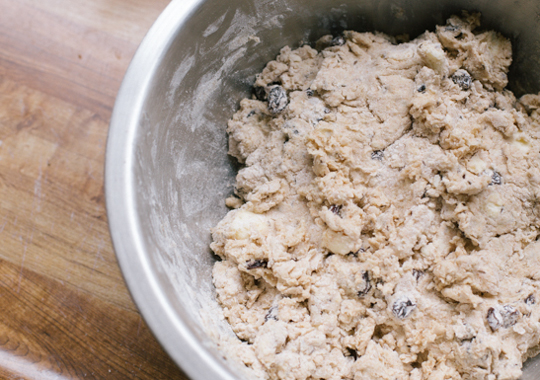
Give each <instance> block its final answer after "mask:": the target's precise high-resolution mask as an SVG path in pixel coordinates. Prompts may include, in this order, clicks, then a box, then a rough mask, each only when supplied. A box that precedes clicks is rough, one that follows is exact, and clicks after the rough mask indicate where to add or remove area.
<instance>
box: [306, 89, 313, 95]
mask: <svg viewBox="0 0 540 380" xmlns="http://www.w3.org/2000/svg"><path fill="white" fill-rule="evenodd" d="M314 94H315V91H313V90H312V89H311V88H308V89H307V90H306V95H307V96H309V97H312V96H313V95H314Z"/></svg>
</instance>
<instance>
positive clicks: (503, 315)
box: [487, 305, 519, 331]
mask: <svg viewBox="0 0 540 380" xmlns="http://www.w3.org/2000/svg"><path fill="white" fill-rule="evenodd" d="M518 318H519V311H517V309H516V308H515V307H513V306H510V305H505V306H499V305H498V306H495V307H491V308H489V310H488V313H487V321H488V324H489V327H491V330H493V331H497V330H498V329H500V328H501V327H502V328H505V329H507V328H509V327H512V326H514V325H515V324H516V323H517V321H518Z"/></svg>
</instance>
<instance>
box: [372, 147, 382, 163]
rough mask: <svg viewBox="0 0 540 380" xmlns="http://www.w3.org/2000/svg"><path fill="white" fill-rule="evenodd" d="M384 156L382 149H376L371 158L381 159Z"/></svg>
mask: <svg viewBox="0 0 540 380" xmlns="http://www.w3.org/2000/svg"><path fill="white" fill-rule="evenodd" d="M383 157H384V152H383V151H382V150H375V151H373V152H372V153H371V159H372V160H379V161H381V160H382V159H383Z"/></svg>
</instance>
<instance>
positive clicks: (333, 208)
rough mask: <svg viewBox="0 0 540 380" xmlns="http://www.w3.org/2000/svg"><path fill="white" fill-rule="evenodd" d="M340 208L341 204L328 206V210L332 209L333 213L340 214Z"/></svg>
mask: <svg viewBox="0 0 540 380" xmlns="http://www.w3.org/2000/svg"><path fill="white" fill-rule="evenodd" d="M342 208H343V206H342V205H332V206H330V208H329V210H330V211H332V212H333V213H334V214H336V215H339V216H341V209H342Z"/></svg>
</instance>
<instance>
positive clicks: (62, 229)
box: [0, 0, 186, 380]
mask: <svg viewBox="0 0 540 380" xmlns="http://www.w3.org/2000/svg"><path fill="white" fill-rule="evenodd" d="M168 3H169V1H168V0H0V310H1V311H0V379H44V380H48V379H186V377H185V376H184V375H183V374H182V372H181V371H180V370H179V369H178V368H177V367H176V366H175V364H174V363H173V362H172V361H171V359H170V358H169V357H168V356H167V355H166V354H165V352H164V351H163V350H162V349H161V347H160V346H159V344H158V343H157V341H156V340H155V338H154V337H153V336H152V334H151V333H150V331H149V329H148V328H147V327H146V325H145V324H144V322H143V320H142V319H141V316H140V314H139V312H138V311H137V309H136V307H135V305H134V304H133V302H132V300H131V298H130V296H129V293H128V291H127V288H126V286H125V284H124V281H123V279H122V276H121V273H120V270H119V267H118V264H117V262H116V258H115V256H114V252H113V248H112V245H111V240H110V237H109V231H108V225H107V216H106V211H105V202H104V192H103V169H104V156H105V146H106V139H107V129H108V125H109V119H110V117H111V112H112V107H113V104H114V100H115V96H116V93H117V91H118V88H119V86H120V83H121V80H122V77H123V75H124V73H125V71H126V69H127V67H128V65H129V62H130V60H131V58H132V56H133V54H134V53H135V50H136V48H137V46H138V45H139V43H140V41H141V40H142V38H143V37H144V35H145V33H146V32H147V30H148V29H149V28H150V26H151V25H152V23H153V22H154V21H155V19H156V18H157V16H158V15H159V13H160V12H161V11H162V10H163V9H164V8H165V7H166V6H167V4H168Z"/></svg>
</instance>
